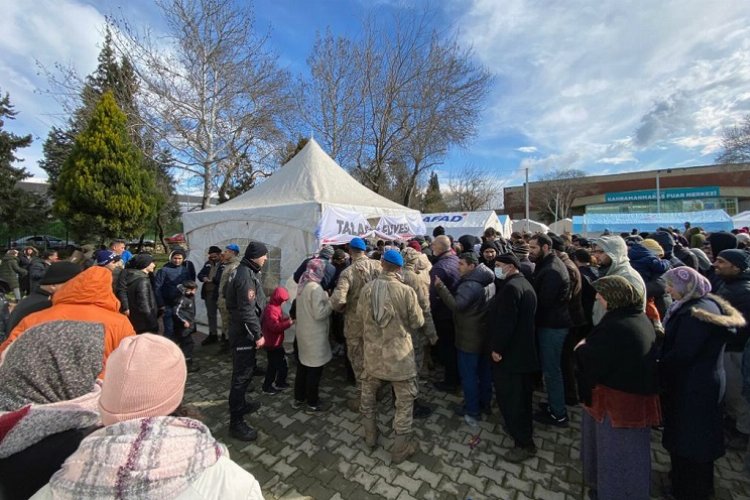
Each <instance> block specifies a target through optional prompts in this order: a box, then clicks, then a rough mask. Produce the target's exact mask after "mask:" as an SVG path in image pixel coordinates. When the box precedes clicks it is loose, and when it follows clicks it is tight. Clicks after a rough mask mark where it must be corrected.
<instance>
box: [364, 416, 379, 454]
mask: <svg viewBox="0 0 750 500" xmlns="http://www.w3.org/2000/svg"><path fill="white" fill-rule="evenodd" d="M362 423H363V425H364V428H365V444H366V445H367V446H368V447H369V448H375V446H376V445H377V444H378V424H377V423H376V422H375V419H374V418H372V419H370V418H366V419H365V420H364V421H363V422H362Z"/></svg>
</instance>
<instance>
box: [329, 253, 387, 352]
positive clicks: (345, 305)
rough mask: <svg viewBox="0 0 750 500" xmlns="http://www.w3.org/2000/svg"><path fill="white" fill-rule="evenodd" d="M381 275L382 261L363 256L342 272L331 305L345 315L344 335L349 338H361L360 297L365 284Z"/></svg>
mask: <svg viewBox="0 0 750 500" xmlns="http://www.w3.org/2000/svg"><path fill="white" fill-rule="evenodd" d="M378 274H380V261H377V260H372V259H370V258H368V257H367V256H366V255H362V256H360V257H358V258H356V259H354V260H352V263H351V265H350V266H349V267H347V268H346V269H344V270H343V271H341V275H340V276H339V281H338V283H337V284H336V289H335V290H334V291H333V294H332V295H331V305H332V306H333V308H334V309H335V310H336V311H339V312H343V313H344V335H345V336H346V337H348V338H351V337H357V336H361V334H362V323H361V321H360V320H359V319H358V318H357V314H356V310H357V303H358V301H359V295H360V293H361V292H362V288H363V287H364V286H365V284H367V283H369V282H371V281H372V280H374V279H375V278H376V277H377V276H378Z"/></svg>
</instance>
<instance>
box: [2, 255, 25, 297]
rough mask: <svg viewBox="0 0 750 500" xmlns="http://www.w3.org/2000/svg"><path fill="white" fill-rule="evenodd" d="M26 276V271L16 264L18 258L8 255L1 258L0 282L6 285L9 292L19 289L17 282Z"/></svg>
mask: <svg viewBox="0 0 750 500" xmlns="http://www.w3.org/2000/svg"><path fill="white" fill-rule="evenodd" d="M26 274H27V271H26V269H24V268H22V267H21V266H20V265H19V264H18V257H14V256H12V255H8V254H6V255H5V257H3V260H2V263H0V280H3V281H5V282H6V283H8V285H10V288H11V290H12V289H14V288H19V287H20V283H19V280H20V278H23V277H24V276H26Z"/></svg>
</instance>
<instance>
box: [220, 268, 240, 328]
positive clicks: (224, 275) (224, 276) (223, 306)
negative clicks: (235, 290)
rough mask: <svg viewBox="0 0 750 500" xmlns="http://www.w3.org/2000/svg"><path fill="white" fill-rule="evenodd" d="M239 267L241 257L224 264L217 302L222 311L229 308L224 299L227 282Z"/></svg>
mask: <svg viewBox="0 0 750 500" xmlns="http://www.w3.org/2000/svg"><path fill="white" fill-rule="evenodd" d="M239 265H240V257H239V255H238V256H233V257H230V258H229V260H228V261H226V262H225V263H224V270H223V271H222V272H221V280H220V281H219V300H218V301H217V305H218V306H219V307H220V308H221V309H226V307H227V301H226V299H224V287H225V286H226V285H227V281H229V276H231V275H232V271H234V270H235V269H237V267H238V266H239ZM225 333H226V332H225Z"/></svg>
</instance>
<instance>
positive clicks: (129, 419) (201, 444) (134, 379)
mask: <svg viewBox="0 0 750 500" xmlns="http://www.w3.org/2000/svg"><path fill="white" fill-rule="evenodd" d="M186 379H187V367H186V364H185V358H184V356H183V355H182V352H181V351H180V349H179V347H177V346H176V345H175V344H174V343H173V342H171V341H170V340H168V339H166V338H164V337H160V336H158V335H152V334H143V335H139V336H137V337H128V338H126V339H124V340H123V341H122V342H121V343H120V346H119V347H118V348H117V349H116V350H115V351H114V352H113V353H112V354H111V355H110V357H109V360H108V362H107V372H106V375H105V377H104V383H103V385H102V391H101V397H100V399H99V411H100V413H101V418H102V423H103V424H104V425H105V427H104V428H103V429H100V430H99V431H96V432H94V433H93V434H91V435H89V436H88V437H87V438H86V439H84V440H83V441H82V442H81V445H80V446H79V448H78V450H77V451H76V452H75V453H74V454H73V455H71V456H70V457H69V458H68V459H67V460H66V461H65V463H64V464H63V466H62V468H61V469H60V470H59V471H58V472H57V473H55V475H54V476H52V479H51V480H50V482H49V484H47V485H46V486H45V487H44V488H42V489H41V490H39V491H38V492H37V494H36V495H34V497H32V498H34V499H51V498H55V499H66V498H70V499H74V498H91V499H94V498H102V499H104V498H122V499H129V498H133V499H135V498H163V499H173V498H174V499H192V498H202V499H217V500H218V499H222V500H224V499H240V498H242V499H262V498H263V495H262V493H261V490H260V486H259V485H258V482H257V481H256V480H255V478H254V477H253V476H252V475H251V474H250V473H249V472H246V471H245V470H243V469H242V468H241V467H240V466H238V465H237V464H236V463H234V462H233V461H232V460H231V459H230V458H229V452H228V451H227V449H226V448H225V447H224V445H222V444H221V443H219V442H218V441H216V440H215V439H214V438H213V436H212V435H211V432H210V431H209V429H208V428H207V427H206V426H205V425H203V424H202V423H201V422H199V421H197V420H193V419H191V418H186V417H183V416H178V415H180V414H183V413H184V412H183V411H181V404H182V397H183V394H184V391H185V381H186Z"/></svg>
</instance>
